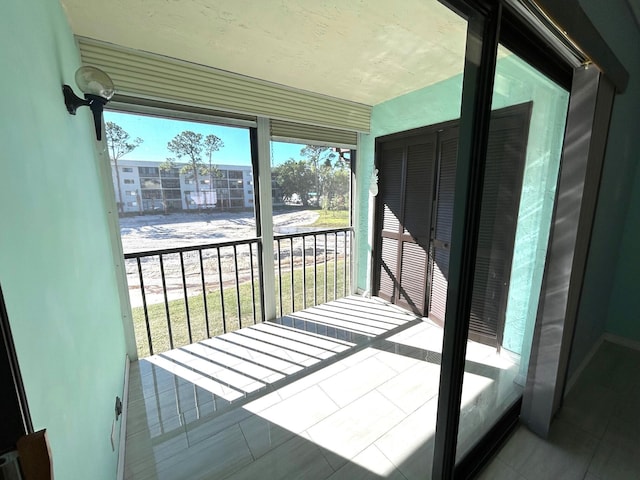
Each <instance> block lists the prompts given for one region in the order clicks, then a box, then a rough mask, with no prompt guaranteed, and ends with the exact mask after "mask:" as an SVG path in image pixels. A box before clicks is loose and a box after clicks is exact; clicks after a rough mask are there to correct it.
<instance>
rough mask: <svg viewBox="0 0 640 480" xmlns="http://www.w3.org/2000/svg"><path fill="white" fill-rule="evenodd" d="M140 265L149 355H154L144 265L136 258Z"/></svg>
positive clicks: (139, 274) (139, 272) (141, 291)
mask: <svg viewBox="0 0 640 480" xmlns="http://www.w3.org/2000/svg"><path fill="white" fill-rule="evenodd" d="M136 261H137V263H138V276H139V277H140V294H141V295H142V309H143V311H144V322H145V326H146V328H147V340H148V341H149V355H153V342H152V341H151V323H150V322H149V311H148V310H147V294H146V293H145V291H144V278H143V275H142V264H141V263H140V257H138V258H136Z"/></svg>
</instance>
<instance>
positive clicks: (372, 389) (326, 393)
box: [305, 358, 402, 410]
mask: <svg viewBox="0 0 640 480" xmlns="http://www.w3.org/2000/svg"><path fill="white" fill-rule="evenodd" d="M365 360H370V358H365V359H363V360H362V362H364V361H365ZM362 362H358V363H356V364H355V365H359V364H360V363H362ZM355 365H354V366H355ZM351 368H353V366H350V367H347V368H346V370H349V369H351ZM387 368H389V367H387ZM346 370H343V371H342V372H340V373H343V372H344V371H346ZM391 378H393V377H391ZM391 378H390V379H389V380H391ZM330 379H331V378H325V379H324V380H322V381H321V382H318V383H316V384H315V385H316V386H318V388H320V390H322V392H323V393H324V394H325V395H326V396H327V397H329V398H330V399H331V401H332V402H333V403H334V404H335V405H336V406H337V407H338V408H339V409H343V408H347V407H348V406H349V405H351V404H352V403H353V402H357V401H358V400H360V399H361V398H362V397H364V396H365V395H368V394H370V393H371V392H374V391H376V389H377V388H378V387H379V386H380V385H377V386H375V387H373V388H371V389H370V390H367V391H366V392H364V393H363V394H362V395H359V396H358V397H356V398H354V399H353V400H350V401H349V402H347V403H345V404H344V405H343V406H340V405H338V403H337V402H336V401H335V400H334V399H333V397H332V396H331V395H330V393H329V392H328V391H327V390H325V389H324V388H323V387H322V385H321V383H324V382H326V381H328V380H330ZM384 383H386V382H384ZM305 390H306V389H305ZM378 393H380V392H378ZM385 398H386V397H385ZM392 403H393V402H392ZM401 410H402V409H401Z"/></svg>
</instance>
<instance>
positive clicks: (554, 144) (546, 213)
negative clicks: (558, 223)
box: [492, 55, 569, 372]
mask: <svg viewBox="0 0 640 480" xmlns="http://www.w3.org/2000/svg"><path fill="white" fill-rule="evenodd" d="M529 101H532V102H533V109H532V112H531V124H530V128H529V143H528V145H527V158H526V163H525V169H524V176H523V180H522V195H521V197H520V210H519V212H518V226H517V229H516V239H515V246H514V254H513V263H512V268H511V283H510V285H509V296H508V300H507V312H506V321H505V329H504V335H503V340H502V345H503V346H504V347H505V348H506V349H507V350H510V351H512V352H515V353H518V354H522V357H523V358H524V361H523V362H522V364H521V368H522V369H523V370H522V371H523V372H526V367H527V365H528V358H529V354H530V351H531V340H532V338H533V326H534V323H535V319H536V315H537V309H538V299H539V297H540V288H541V285H542V276H543V274H544V264H545V259H546V253H547V244H548V240H549V229H550V227H551V217H552V215H553V204H554V198H555V192H556V185H557V179H558V168H559V166H560V158H561V155H562V140H563V137H564V129H565V121H566V117H567V106H568V102H569V92H567V91H566V90H564V89H563V88H561V87H559V86H558V85H556V84H555V83H553V82H552V81H550V80H549V79H547V78H546V77H545V76H544V75H542V74H540V73H539V72H538V71H536V70H535V69H534V68H532V67H531V66H530V65H528V64H527V63H526V62H524V61H522V60H521V59H519V58H518V57H517V56H515V55H511V56H508V57H505V58H502V59H501V60H500V61H499V62H498V63H497V66H496V78H495V84H494V92H493V103H492V108H493V109H494V110H495V109H499V108H504V107H507V106H510V105H517V104H520V103H525V102H529Z"/></svg>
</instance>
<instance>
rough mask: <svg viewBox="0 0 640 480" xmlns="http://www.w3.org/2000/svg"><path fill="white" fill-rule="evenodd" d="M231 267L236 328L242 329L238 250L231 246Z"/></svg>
mask: <svg viewBox="0 0 640 480" xmlns="http://www.w3.org/2000/svg"><path fill="white" fill-rule="evenodd" d="M233 267H234V269H235V274H236V300H237V301H238V328H242V310H241V308H240V278H239V277H238V248H237V247H236V246H235V245H234V246H233Z"/></svg>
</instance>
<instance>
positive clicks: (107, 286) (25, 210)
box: [0, 0, 125, 480]
mask: <svg viewBox="0 0 640 480" xmlns="http://www.w3.org/2000/svg"><path fill="white" fill-rule="evenodd" d="M0 64H2V65H3V66H4V68H3V69H2V76H0V90H1V91H2V92H3V93H4V94H3V98H2V103H1V107H0V109H1V110H2V115H0V145H2V149H1V153H0V155H1V156H2V158H1V161H0V178H1V179H2V181H3V182H2V184H3V185H2V188H1V189H0V218H1V219H2V226H1V228H0V249H1V251H2V255H1V256H0V282H1V283H2V288H3V290H4V294H5V299H6V303H7V310H8V313H9V318H10V321H11V328H12V331H13V335H14V341H15V344H16V349H17V353H18V359H19V362H20V367H21V369H22V375H23V379H24V383H25V388H26V392H27V397H28V401H29V406H30V409H31V414H32V417H33V421H34V426H35V428H36V429H41V428H46V429H47V430H48V432H49V440H50V443H51V451H52V456H53V463H54V471H55V477H56V478H58V479H60V480H66V479H89V478H90V479H113V478H115V472H116V462H117V443H116V452H113V451H112V449H111V444H110V440H109V438H110V432H111V425H112V419H113V417H114V401H115V396H116V395H122V388H123V376H124V362H125V341H124V333H123V326H122V321H121V319H120V306H119V297H118V288H117V282H116V274H115V270H114V260H113V255H112V245H111V237H110V232H109V228H108V219H107V216H108V213H107V212H108V205H107V204H106V201H105V200H104V199H105V198H106V197H105V192H104V189H103V188H104V187H103V186H104V183H103V182H102V180H101V177H100V175H99V173H98V172H99V166H98V156H97V155H96V146H95V133H94V132H93V127H92V122H91V118H90V112H89V111H88V109H83V110H84V111H81V112H79V113H78V115H77V116H75V117H74V116H71V115H69V114H68V113H67V112H66V109H65V107H64V103H63V97H62V92H61V86H62V84H63V83H69V84H71V85H73V86H74V88H75V84H74V73H75V70H76V69H77V68H78V66H79V54H78V51H77V49H76V46H75V43H74V39H73V36H72V34H71V31H70V28H69V26H68V23H67V19H66V17H65V15H64V12H63V10H62V8H61V6H60V4H59V3H58V2H57V1H55V0H29V1H23V0H5V1H4V2H2V5H1V6H0ZM118 428H119V425H118ZM116 433H117V432H116ZM116 442H117V438H116Z"/></svg>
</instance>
